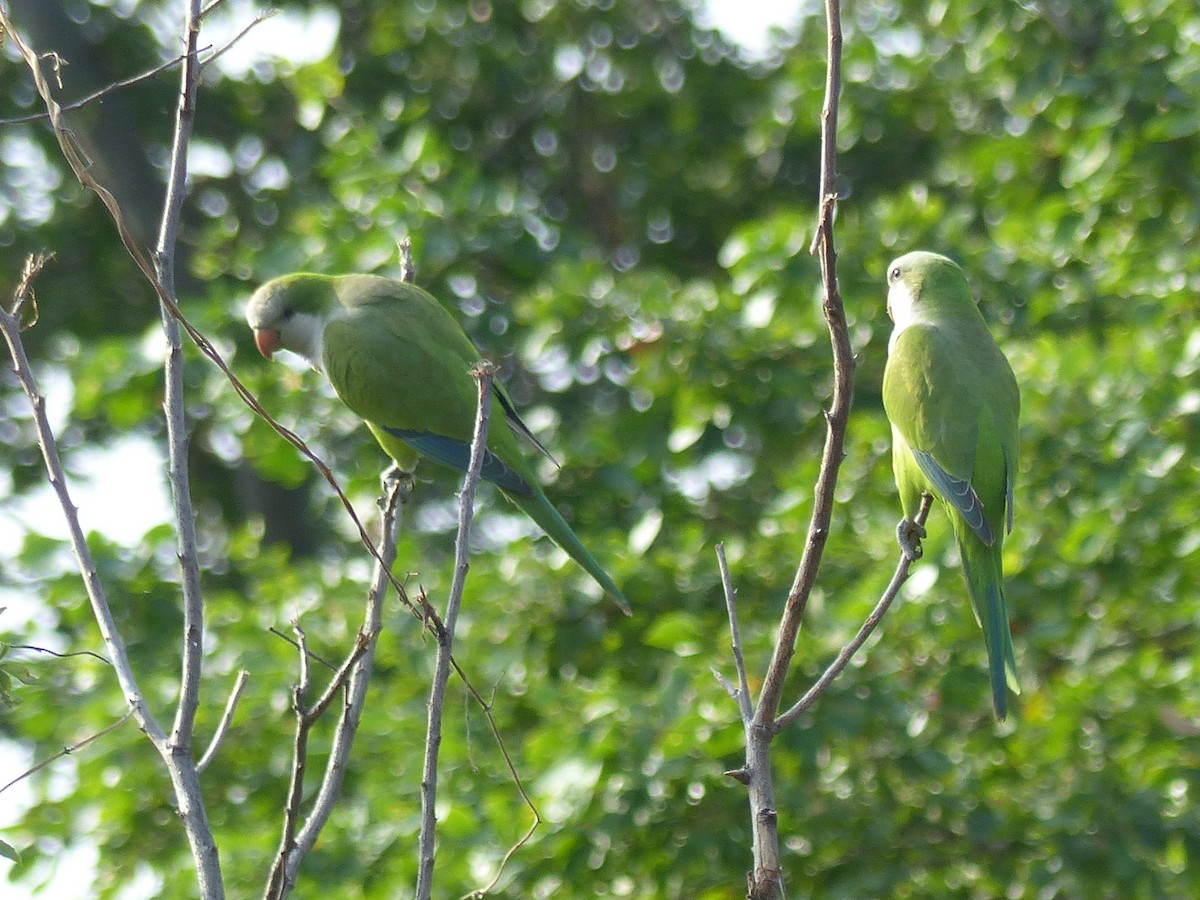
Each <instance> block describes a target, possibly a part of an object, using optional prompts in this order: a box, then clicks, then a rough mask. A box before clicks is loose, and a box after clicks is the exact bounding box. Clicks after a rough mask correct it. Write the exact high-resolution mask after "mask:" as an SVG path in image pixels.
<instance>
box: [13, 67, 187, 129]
mask: <svg viewBox="0 0 1200 900" xmlns="http://www.w3.org/2000/svg"><path fill="white" fill-rule="evenodd" d="M184 59H186V56H183V55H181V56H175V57H172V58H171V59H168V60H167V61H166V62H165V63H162V64H160V65H157V66H155V67H154V68H153V69H147V70H146V71H145V72H142V73H141V74H140V75H134V76H133V77H132V78H126V79H125V80H124V81H115V82H113V83H112V84H109V85H106V86H105V87H102V88H101V89H100V90H98V91H96V92H95V93H92V94H88V95H87V96H86V97H81V98H80V99H78V100H72V101H71V102H70V103H64V104H63V105H62V111H63V112H74V111H75V110H77V109H83V108H84V107H85V106H89V105H90V104H92V103H98V102H99V101H101V100H103V99H104V98H105V97H107V96H108V95H109V94H115V93H116V92H117V91H121V90H124V89H125V88H130V87H133V86H134V85H137V84H141V83H142V82H143V81H149V80H150V79H151V78H153V77H154V76H155V75H159V74H161V73H162V72H165V71H167V69H170V68H173V67H174V66H177V65H179V64H180V63H181V62H183V61H184ZM49 118H50V114H49V113H44V112H40V113H30V114H29V115H27V116H16V117H14V118H11V119H0V125H24V124H26V123H28V122H41V121H44V120H46V119H49Z"/></svg>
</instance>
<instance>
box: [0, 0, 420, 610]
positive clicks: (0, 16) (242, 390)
mask: <svg viewBox="0 0 1200 900" xmlns="http://www.w3.org/2000/svg"><path fill="white" fill-rule="evenodd" d="M0 24H2V25H3V26H4V27H5V29H6V30H7V31H8V32H9V33H10V34H11V35H12V38H13V43H14V44H15V45H16V46H17V48H18V50H20V52H21V54H22V56H23V57H24V58H25V61H26V64H27V65H28V66H29V68H30V70H31V72H32V74H33V79H34V84H35V85H36V87H37V89H38V93H39V94H41V96H42V100H43V101H44V102H45V103H46V107H47V109H48V110H49V111H50V124H51V127H52V128H53V129H54V134H55V136H56V137H57V138H58V143H59V147H60V149H61V150H62V151H63V156H64V157H65V158H66V160H67V163H68V165H70V167H71V169H72V171H73V172H74V173H75V177H76V178H78V179H79V182H80V184H82V185H83V186H84V187H86V188H88V189H89V190H91V191H93V192H94V193H95V194H96V195H97V196H98V197H99V198H100V200H101V202H103V203H104V205H105V207H106V208H107V209H108V211H109V215H110V217H111V218H112V220H113V224H114V225H115V226H116V228H117V233H118V235H119V236H120V238H121V243H122V244H123V245H124V246H125V250H126V252H128V253H129V255H130V257H131V258H132V259H133V261H134V263H135V264H136V265H137V267H138V268H139V269H140V270H141V272H142V274H143V275H144V276H145V277H146V280H147V281H149V282H150V285H151V286H152V287H153V288H154V290H155V293H157V295H158V298H159V301H160V302H161V303H163V304H164V305H165V306H166V307H167V309H168V310H169V311H170V313H171V315H172V316H173V317H174V318H175V319H177V320H178V321H179V324H180V325H181V326H182V327H183V330H184V331H186V332H187V334H188V337H190V338H191V339H192V341H193V342H194V343H195V345H196V348H197V349H198V350H199V351H200V352H201V353H202V354H203V355H204V356H206V357H207V358H208V359H209V360H210V361H212V363H213V364H214V365H215V366H216V367H217V368H218V369H220V371H221V374H223V375H224V376H225V378H226V380H227V381H228V382H229V384H230V385H231V386H232V387H233V390H234V393H235V394H237V397H238V399H239V400H241V401H242V402H243V403H244V404H245V405H246V406H247V407H249V408H250V409H251V410H253V411H254V413H255V414H256V415H258V416H259V417H261V418H262V420H263V421H264V422H266V423H267V425H269V426H270V427H271V428H272V429H273V430H274V431H275V432H276V433H277V434H278V435H279V436H280V437H282V438H283V439H284V440H286V441H287V442H288V443H289V444H291V445H292V446H293V447H295V448H296V449H297V450H298V451H299V452H300V453H301V454H302V455H303V456H304V457H305V458H306V459H308V460H309V461H310V462H311V463H312V464H313V465H314V466H315V467H316V469H317V471H318V472H320V473H321V477H322V478H324V479H325V481H326V483H328V484H329V486H330V488H331V489H332V490H333V492H334V494H335V495H336V496H337V498H338V502H340V503H341V505H342V508H343V509H345V511H346V515H347V516H348V517H349V518H350V521H351V523H352V524H353V525H354V527H355V530H356V531H357V533H358V537H359V540H360V541H361V542H362V544H363V546H364V547H366V549H367V552H368V553H370V554H371V556H372V558H374V559H375V560H376V562H379V561H380V556H379V549H378V548H377V547H376V546H375V543H374V541H372V540H371V537H370V535H369V534H368V533H367V529H366V526H364V525H363V523H362V520H361V519H360V518H359V516H358V513H356V512H355V511H354V506H353V505H352V504H351V503H350V498H349V497H347V496H346V492H345V491H344V490H342V487H341V485H340V484H338V481H337V478H335V477H334V474H333V472H332V470H330V468H329V466H328V465H326V464H325V462H324V460H322V459H321V458H320V457H319V456H317V454H316V453H314V452H313V450H312V449H311V448H310V447H309V446H308V444H306V443H305V442H304V440H303V439H301V438H300V436H299V435H297V434H296V433H295V432H293V431H292V430H291V429H289V428H287V427H285V426H284V425H282V424H280V422H279V421H278V420H276V419H275V417H274V416H272V415H271V414H270V413H269V412H267V410H266V409H265V408H264V407H263V405H262V404H261V403H259V402H258V399H257V398H256V397H255V396H254V394H253V392H252V391H251V390H250V389H249V388H248V387H246V385H245V384H244V383H243V382H242V380H241V379H240V378H238V377H237V375H235V374H234V373H233V370H232V369H231V368H230V367H229V364H228V363H227V362H226V361H225V358H224V357H223V356H222V355H221V353H220V352H219V351H218V350H217V348H216V347H215V346H214V345H213V343H212V342H211V341H210V340H209V339H208V338H207V337H206V336H205V335H204V334H203V333H201V331H200V330H199V329H198V328H196V326H195V325H193V324H192V323H191V321H190V320H189V319H188V317H187V316H186V315H184V313H183V311H182V310H181V309H180V308H179V304H178V303H177V302H176V301H175V298H174V296H173V295H172V294H171V293H170V292H168V291H167V289H166V288H165V286H164V285H163V284H162V282H161V281H160V280H159V278H158V274H157V272H156V271H155V269H154V267H153V266H152V265H151V264H150V262H149V260H147V258H146V255H145V254H144V253H143V252H142V249H141V247H140V246H139V245H138V243H137V241H136V240H135V238H134V237H133V234H132V232H131V231H130V230H129V226H128V225H127V223H126V221H125V215H124V212H123V211H122V209H121V207H120V204H119V203H117V200H116V198H115V197H114V196H113V194H112V192H111V191H109V190H108V189H107V188H106V187H104V185H102V184H100V183H99V182H98V181H96V179H95V178H94V177H93V176H92V174H91V172H90V167H89V165H88V164H87V162H86V161H85V160H84V159H83V158H82V157H81V156H80V152H79V150H78V148H77V147H76V146H75V143H74V142H73V140H72V139H71V135H70V132H69V131H68V129H66V128H65V127H64V126H63V124H62V121H61V118H62V109H61V107H60V106H59V105H58V103H57V101H55V99H54V97H53V95H52V93H51V91H50V86H49V84H47V82H46V78H45V76H44V75H43V74H42V72H41V69H40V66H39V63H38V57H37V55H36V54H34V53H33V51H32V50H31V49H30V48H29V47H28V45H26V44H25V43H23V42H22V41H21V39H20V38H19V36H18V35H17V34H16V33H15V32H14V31H13V29H12V25H11V23H10V22H9V21H8V18H7V16H6V15H5V13H4V9H3V7H2V6H0ZM388 577H389V579H390V580H391V583H392V586H393V587H394V588H395V589H396V591H397V593H398V594H399V596H400V599H401V601H402V602H403V603H404V604H405V605H406V606H408V607H409V608H411V609H413V610H414V612H417V610H416V608H415V607H414V606H413V604H412V601H411V600H409V598H408V593H407V591H406V590H405V588H404V585H403V584H402V583H401V582H400V581H399V580H398V579H397V578H395V576H392V575H391V574H390V573H389V576H388Z"/></svg>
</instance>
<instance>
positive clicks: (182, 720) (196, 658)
mask: <svg viewBox="0 0 1200 900" xmlns="http://www.w3.org/2000/svg"><path fill="white" fill-rule="evenodd" d="M184 28H185V42H186V47H187V52H186V54H185V60H184V64H183V71H182V72H181V73H180V84H179V104H178V106H177V108H176V110H175V128H174V135H173V138H172V142H171V159H170V163H169V165H168V168H167V190H166V194H165V196H164V198H163V210H162V217H161V221H160V224H159V232H158V242H157V244H156V245H155V248H154V264H155V270H156V273H157V275H158V279H159V282H160V283H161V284H162V286H163V288H164V289H165V290H166V291H167V292H168V293H169V295H170V296H171V297H172V298H174V297H175V241H176V239H177V236H178V234H179V220H180V216H181V215H182V212H183V197H184V189H185V186H186V184H187V151H188V145H189V144H190V143H191V138H192V126H193V123H194V122H195V118H196V93H197V91H198V89H199V84H200V71H199V68H198V66H197V60H196V48H197V47H198V45H199V43H200V0H189V3H188V14H187V19H186V22H185V25H184ZM160 312H161V317H162V326H163V333H164V335H165V336H166V340H167V354H166V359H165V361H164V363H163V384H164V392H163V417H164V419H165V421H166V426H167V473H168V481H169V483H170V485H171V502H172V509H173V512H174V516H175V525H176V546H177V549H178V554H179V567H180V572H181V593H182V596H183V654H182V663H181V667H180V668H181V673H180V679H179V703H178V705H177V706H176V708H175V721H174V723H173V724H172V726H171V743H172V745H173V746H175V747H177V748H179V750H180V752H181V754H183V755H186V756H188V757H190V756H191V747H192V731H193V728H194V727H195V722H196V710H197V709H198V708H199V705H200V679H201V668H200V667H201V662H202V660H203V657H204V600H203V597H202V595H201V592H200V559H199V556H198V554H197V551H196V513H195V510H194V509H193V507H192V488H191V479H190V476H189V474H188V469H189V466H188V428H187V418H186V413H185V410H184V396H183V394H184V388H183V342H182V337H181V335H180V333H179V323H178V322H177V321H176V320H175V319H174V318H173V317H172V316H171V314H170V311H169V310H168V309H167V308H166V306H165V305H163V306H161V307H160Z"/></svg>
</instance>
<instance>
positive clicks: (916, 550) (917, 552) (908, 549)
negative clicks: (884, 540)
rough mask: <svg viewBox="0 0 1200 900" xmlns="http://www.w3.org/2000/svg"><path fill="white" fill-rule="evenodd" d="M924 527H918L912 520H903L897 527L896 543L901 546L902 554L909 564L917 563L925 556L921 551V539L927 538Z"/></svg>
mask: <svg viewBox="0 0 1200 900" xmlns="http://www.w3.org/2000/svg"><path fill="white" fill-rule="evenodd" d="M925 534H926V531H925V526H924V525H918V524H917V523H916V522H914V521H913V520H912V519H908V518H905V519H901V520H900V523H899V524H898V525H897V526H896V542H897V543H898V544H900V552H901V553H903V554H904V558H905V559H907V560H908V561H909V562H916V561H917V560H918V559H920V558H921V557H922V556H924V555H925V551H924V550H922V549H921V539H922V538H924V537H925Z"/></svg>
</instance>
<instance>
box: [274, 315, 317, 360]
mask: <svg viewBox="0 0 1200 900" xmlns="http://www.w3.org/2000/svg"><path fill="white" fill-rule="evenodd" d="M324 334H325V320H324V319H323V318H321V317H320V316H315V315H313V314H312V313H296V315H294V316H292V317H291V318H290V319H288V320H287V321H286V322H284V323H283V327H281V328H280V329H279V336H280V338H281V340H282V343H283V346H284V347H285V348H287V349H288V350H291V351H292V352H293V353H298V354H300V355H301V356H303V357H304V358H305V359H306V360H308V364H309V365H310V366H312V367H313V368H314V369H316V370H317V371H318V372H324V371H325V370H324V368H323V367H322V365H321V358H322V351H323V350H324V340H323V337H324Z"/></svg>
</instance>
